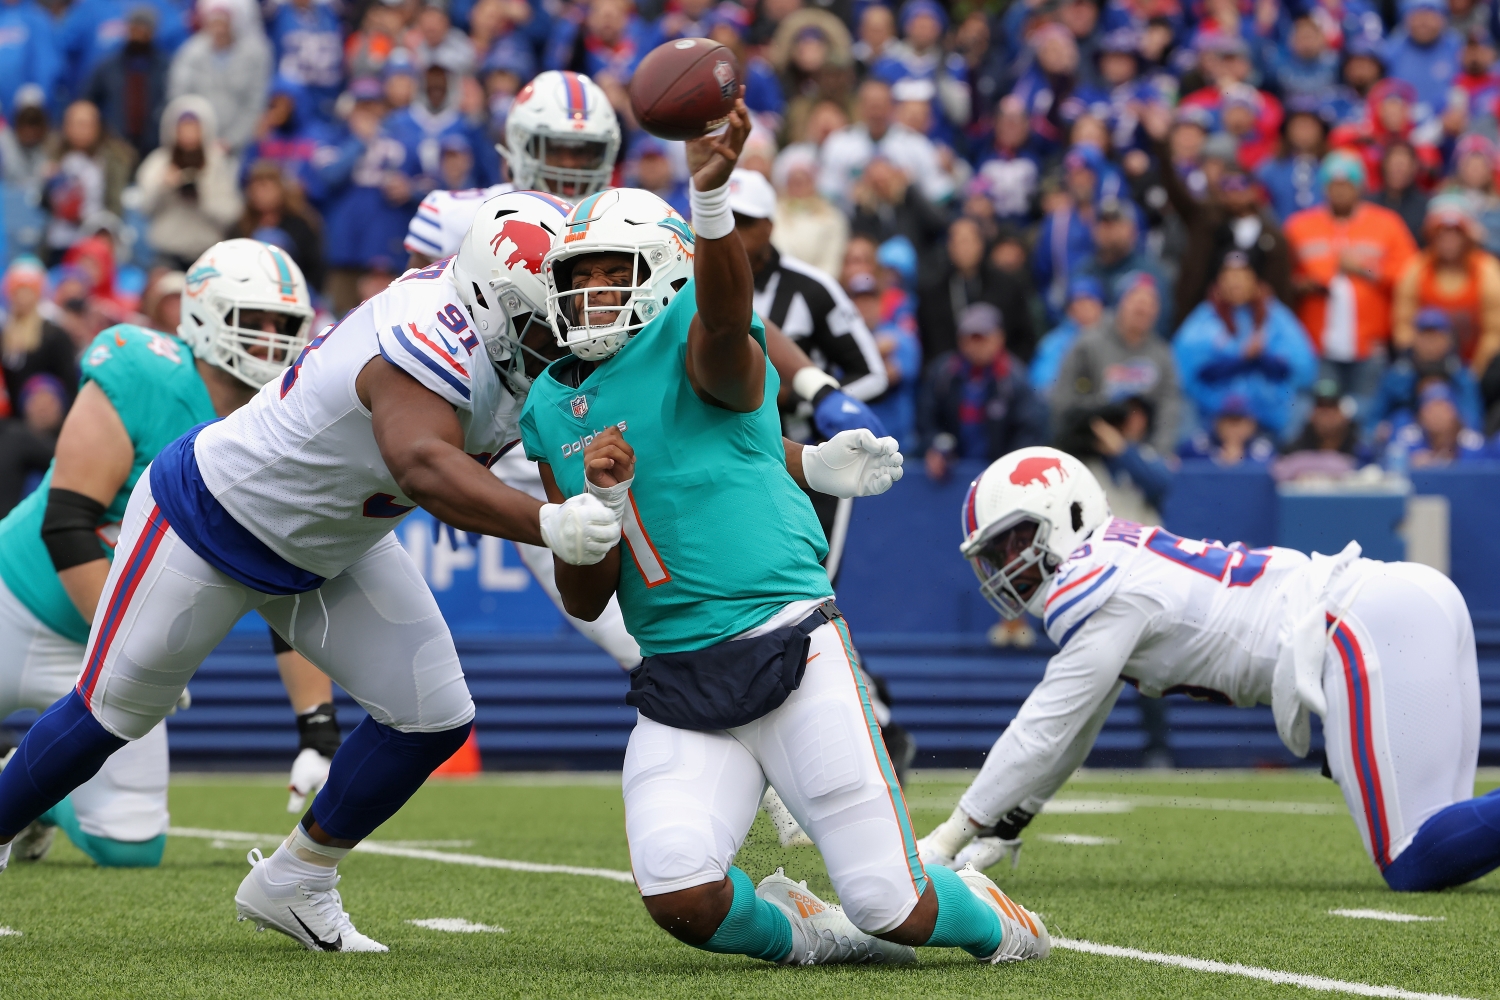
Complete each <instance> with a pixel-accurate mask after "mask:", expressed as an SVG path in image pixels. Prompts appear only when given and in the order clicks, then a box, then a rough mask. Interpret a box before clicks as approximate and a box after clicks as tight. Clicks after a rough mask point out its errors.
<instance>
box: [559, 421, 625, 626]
mask: <svg viewBox="0 0 1500 1000" xmlns="http://www.w3.org/2000/svg"><path fill="white" fill-rule="evenodd" d="M583 462H584V469H585V472H584V475H585V476H586V477H587V479H588V490H589V492H590V493H592V494H593V495H594V496H596V497H598V498H599V499H600V501H602V502H603V503H604V504H605V505H606V506H608V507H609V508H610V509H612V510H617V511H621V512H623V511H624V508H625V505H626V504H628V503H629V502H630V498H629V492H630V484H631V482H632V481H633V480H634V479H635V451H634V450H633V449H632V448H631V447H630V445H629V444H627V443H626V441H625V436H624V435H623V434H621V433H620V430H619V428H618V427H610V428H609V429H607V430H605V431H603V432H601V433H599V434H597V435H595V437H594V440H593V441H591V442H589V444H588V445H586V446H585V447H584V449H583ZM537 471H538V472H539V473H540V474H541V477H542V486H543V488H544V489H546V491H547V499H549V500H551V501H552V502H553V503H562V502H563V501H564V500H565V499H566V498H565V497H564V496H563V492H562V490H561V489H560V488H559V487H558V485H557V477H556V476H554V475H553V474H552V466H551V465H548V464H547V463H546V462H538V463H537ZM553 563H554V565H555V567H556V570H557V574H556V580H557V590H558V593H560V594H561V595H562V599H563V610H564V611H566V612H567V613H568V614H570V615H572V616H573V617H574V618H580V619H582V620H583V621H586V622H591V621H595V620H597V619H598V617H599V616H600V615H602V614H603V613H604V609H605V608H606V607H608V605H609V599H610V598H611V597H613V596H614V594H615V591H616V590H617V589H618V587H619V584H620V547H619V546H618V545H615V546H614V547H613V548H611V549H610V550H609V553H608V554H607V555H606V556H605V557H604V559H603V560H601V561H600V562H597V563H595V564H594V565H592V566H570V565H568V564H567V563H565V562H563V561H562V560H561V559H558V558H555V557H554V559H553Z"/></svg>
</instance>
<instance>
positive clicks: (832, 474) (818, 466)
mask: <svg viewBox="0 0 1500 1000" xmlns="http://www.w3.org/2000/svg"><path fill="white" fill-rule="evenodd" d="M897 449H898V445H897V444H896V439H895V438H892V437H882V438H877V437H876V436H875V435H874V434H871V433H870V432H869V431H867V430H865V429H863V428H860V429H859V430H852V431H840V432H839V433H838V434H835V435H834V436H833V437H832V438H831V439H830V440H828V441H824V442H823V443H822V444H819V445H809V446H807V447H805V448H803V449H802V475H803V478H804V479H806V480H807V485H808V488H809V489H812V490H815V491H817V492H818V493H826V494H828V495H829V496H835V497H839V498H841V499H846V498H849V497H873V496H879V495H880V494H882V493H884V492H885V491H886V490H888V489H890V488H891V484H892V483H894V482H896V480H898V479H900V478H901V462H902V458H901V452H900V451H899V450H897Z"/></svg>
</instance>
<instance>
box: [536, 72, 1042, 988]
mask: <svg viewBox="0 0 1500 1000" xmlns="http://www.w3.org/2000/svg"><path fill="white" fill-rule="evenodd" d="M749 121H750V119H749V112H748V110H747V109H746V108H745V106H744V103H743V101H741V102H739V103H738V104H737V106H736V108H735V110H734V112H733V113H732V114H731V116H730V122H729V125H728V129H727V132H726V133H725V136H724V137H723V138H722V139H712V138H706V139H699V140H695V141H693V142H690V143H689V144H688V157H689V163H690V165H691V166H692V168H693V172H694V179H693V194H692V197H693V217H694V222H695V224H696V227H697V233H696V239H695V236H694V234H693V233H692V232H691V231H689V230H688V228H687V226H686V225H685V224H684V223H683V222H682V220H681V219H680V218H679V217H678V216H677V215H676V213H675V212H673V211H672V210H671V209H670V208H669V207H667V205H666V203H665V202H662V201H661V199H659V198H657V197H655V196H654V195H651V194H649V193H647V192H644V191H634V190H617V191H606V192H603V193H602V194H598V195H594V196H591V197H589V198H586V199H584V200H583V201H582V202H580V203H579V205H578V206H577V207H576V208H574V210H573V212H572V213H571V214H570V215H569V217H568V220H567V231H566V233H565V234H564V235H563V236H562V238H561V239H559V240H558V241H557V242H556V243H554V245H553V249H552V251H551V252H550V253H549V254H548V256H547V262H546V265H545V266H544V273H545V274H546V275H547V279H548V296H549V300H548V318H549V321H550V322H552V323H553V325H554V326H555V328H556V330H557V333H558V339H559V342H560V343H561V344H563V345H565V346H567V347H568V348H569V349H570V350H571V351H572V353H573V355H574V357H571V358H565V359H564V360H562V361H559V362H557V363H555V364H554V365H552V366H551V367H549V368H548V369H547V371H546V372H545V373H544V374H543V375H542V376H540V377H539V378H538V379H537V381H536V384H535V385H534V386H533V387H532V390H531V394H530V395H529V396H528V398H527V403H526V408H525V412H524V416H523V419H522V433H523V440H524V442H525V445H526V451H527V454H528V455H529V456H530V457H532V458H534V459H536V460H537V461H538V462H540V463H541V473H542V480H543V482H544V483H546V484H547V489H548V493H549V495H551V496H552V497H553V499H554V500H561V499H562V497H564V496H566V495H573V496H580V495H585V496H586V495H598V496H600V497H601V498H602V499H603V500H604V502H605V503H606V504H608V505H610V506H611V507H612V508H613V509H618V510H620V511H622V515H623V517H624V521H625V525H624V528H623V531H624V537H625V538H626V539H627V543H628V544H627V547H628V549H629V552H630V558H629V559H628V560H627V559H626V558H625V557H624V555H623V554H622V552H621V551H620V549H619V548H615V549H614V550H612V551H611V552H610V554H609V555H608V556H607V557H606V558H605V559H604V560H603V561H602V562H600V563H598V564H596V565H595V566H593V567H590V568H582V567H570V566H565V565H559V566H558V567H557V581H558V586H559V587H560V589H561V590H562V593H563V597H564V599H565V601H566V602H567V604H568V606H569V608H570V609H571V610H573V612H574V613H575V614H576V615H578V616H579V617H581V618H591V617H593V616H595V615H597V614H598V613H599V612H600V611H602V610H603V608H604V606H605V605H606V603H607V602H608V600H609V598H610V597H611V596H612V595H614V594H615V593H617V592H618V594H619V599H620V607H621V610H622V611H623V612H624V615H625V621H626V624H627V625H628V626H629V628H630V632H631V634H632V635H634V636H635V637H636V639H637V641H639V642H640V643H641V647H642V651H643V652H644V653H646V654H647V657H646V659H645V661H644V662H643V663H642V665H641V667H640V668H639V669H638V670H637V671H636V672H635V673H634V674H633V675H632V684H631V687H632V692H631V699H630V700H631V703H632V704H634V705H636V706H637V708H638V709H639V710H640V712H641V715H640V718H639V719H638V721H637V724H636V728H635V730H634V732H633V733H632V734H631V738H630V744H629V747H628V749H627V751H626V759H625V771H624V778H623V784H624V796H625V813H626V816H625V824H626V833H627V836H628V840H629V843H630V852H631V864H632V867H633V869H634V873H635V878H636V881H637V883H638V885H639V886H640V891H641V893H642V896H643V899H644V902H645V904H646V908H647V911H648V912H649V913H650V914H651V915H652V917H653V919H655V920H656V921H657V923H658V924H660V925H661V926H662V927H663V928H665V929H666V930H668V931H669V932H670V933H672V934H673V935H675V936H676V937H678V938H679V939H681V940H683V941H685V942H687V943H689V944H691V945H694V946H696V947H700V948H703V949H705V950H708V951H714V952H727V953H735V954H745V955H752V956H756V957H759V958H764V959H768V960H772V961H778V962H786V963H795V964H806V963H814V962H817V963H823V962H840V961H844V962H847V961H907V960H910V958H911V957H912V952H911V951H910V949H909V947H907V946H909V945H918V944H934V945H947V946H959V947H964V948H967V949H968V950H969V951H970V952H971V953H973V954H975V955H977V956H979V957H981V958H983V959H986V960H1004V959H1019V958H1026V957H1035V956H1040V955H1043V954H1046V952H1047V950H1048V947H1049V943H1048V939H1047V936H1046V931H1045V929H1044V928H1042V927H1041V926H1040V923H1039V921H1038V920H1037V918H1036V917H1035V916H1034V915H1033V914H1030V913H1028V912H1027V911H1024V910H1022V909H1021V908H1019V907H1016V906H1015V905H1014V904H1013V903H1011V902H1010V901H1009V899H1007V898H1006V897H1005V896H1004V895H1003V894H1002V893H1000V891H999V890H998V889H997V888H995V886H994V884H993V883H992V882H990V881H989V880H988V879H986V878H984V876H982V875H980V874H979V873H978V872H975V871H972V870H970V871H966V872H963V873H961V874H960V875H958V876H955V875H953V874H952V873H951V872H948V871H947V870H946V869H944V870H942V871H935V872H931V873H929V872H927V871H925V870H924V869H923V867H922V864H921V861H920V860H919V858H918V857H917V852H916V842H915V838H914V837H913V836H912V834H911V832H910V820H909V819H908V817H907V811H906V806H905V802H904V800H903V799H902V797H901V791H900V786H899V784H898V783H897V782H896V779H895V776H894V774H893V772H892V769H891V766H890V761H889V758H888V757H887V756H886V754H885V752H884V747H883V745H882V744H881V741H880V739H879V731H878V728H877V726H876V723H875V719H874V717H873V714H872V712H871V710H870V704H869V700H868V697H867V695H866V693H865V690H864V687H863V684H862V683H861V681H860V680H859V675H858V673H857V672H856V671H855V669H854V665H853V664H852V663H851V662H850V659H849V655H848V648H849V638H848V633H847V631H846V630H845V628H844V625H843V623H842V616H841V615H840V614H839V613H838V611H837V609H836V608H835V607H834V606H833V603H832V600H831V598H830V596H829V595H830V591H831V589H832V588H831V587H830V586H829V583H828V575H827V573H826V572H825V571H824V570H823V568H822V566H821V559H822V556H823V554H824V552H825V550H826V543H825V542H824V539H823V534H822V531H821V530H820V528H819V526H818V522H817V519H816V517H815V516H814V514H813V511H812V506H811V504H810V503H809V502H808V500H807V498H806V495H805V494H804V493H803V492H802V491H801V489H799V482H800V483H801V484H806V485H810V486H811V487H812V488H814V489H818V490H821V491H824V492H829V493H833V494H836V495H841V496H853V495H855V494H856V493H861V494H868V493H876V492H881V491H883V490H884V489H887V488H889V485H890V483H891V482H892V481H893V480H894V479H896V478H899V469H900V466H899V464H898V463H899V458H898V457H897V455H896V454H895V450H894V444H895V443H894V441H891V440H890V439H884V440H877V439H876V438H875V437H874V436H873V435H872V434H870V433H869V432H868V431H864V430H860V431H848V432H845V433H844V434H841V435H838V436H837V437H835V438H834V439H833V440H832V441H830V442H828V443H826V444H823V445H820V446H817V447H812V448H804V447H803V446H801V445H797V444H795V443H792V442H788V441H786V440H785V439H783V438H782V436H781V428H780V420H779V417H778V414H777V410H776V392H777V388H778V380H777V378H776V377H775V374H774V368H773V367H772V366H770V365H768V364H767V361H766V353H765V337H764V332H763V330H762V325H761V323H760V321H759V320H758V319H756V318H755V316H754V313H753V310H752V307H751V297H752V294H753V291H754V289H753V285H752V281H751V276H750V267H749V261H748V259H747V257H746V255H745V251H744V248H743V247H742V246H741V244H740V241H739V238H738V236H737V235H736V234H735V232H734V222H733V217H732V215H731V214H730V212H729V209H728V204H727V201H728V197H727V196H728V185H727V182H728V180H729V174H730V170H731V169H732V167H733V164H734V162H735V160H736V159H737V158H738V155H739V151H740V149H741V148H742V147H743V145H744V141H745V137H746V135H748V133H749ZM700 290H701V292H702V294H700ZM622 432H623V434H622ZM627 439H628V440H629V441H631V442H633V446H634V450H633V449H632V445H631V444H627V443H626V441H627ZM637 452H638V453H639V462H638V463H637V461H636V453H637ZM586 468H587V474H586V471H585V470H586ZM789 473H790V474H789ZM737 640H738V641H737ZM767 779H769V780H770V782H771V783H772V784H773V785H775V786H776V787H777V789H778V790H779V791H780V792H781V793H782V796H783V798H785V800H786V802H787V805H788V806H789V807H790V808H791V811H792V813H793V815H794V816H795V817H796V819H797V820H798V821H799V822H801V823H802V824H803V826H804V827H806V828H807V830H808V831H809V832H810V833H812V834H813V836H814V839H815V840H816V842H817V843H818V845H819V847H820V848H821V849H822V852H823V856H824V859H825V860H826V861H827V863H828V870H829V874H830V876H831V877H832V879H833V882H834V885H835V886H836V887H837V889H838V892H839V896H840V898H841V899H842V901H843V907H827V906H826V905H825V904H823V903H822V902H821V901H820V900H818V899H817V898H816V897H815V896H814V895H813V894H812V893H810V892H809V891H808V890H807V888H806V886H805V885H802V886H799V885H797V884H796V883H794V882H792V881H791V880H789V879H787V878H786V877H785V876H784V875H782V874H780V873H778V874H776V875H772V876H770V877H769V878H767V879H766V880H765V881H764V882H762V883H761V885H760V887H759V889H758V890H757V889H755V888H754V887H752V885H751V884H750V880H749V879H748V877H747V876H746V875H745V874H744V873H743V872H742V871H740V870H739V869H737V868H734V867H733V866H732V861H733V859H734V855H735V853H736V852H737V851H738V849H739V847H740V844H741V843H742V841H743V839H744V836H745V834H746V832H747V831H748V830H749V827H750V823H751V821H752V820H753V818H754V816H755V812H756V806H757V803H758V802H759V800H760V796H761V792H762V791H763V789H764V787H765V785H766V782H767ZM872 935H877V936H872Z"/></svg>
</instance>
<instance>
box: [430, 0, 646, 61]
mask: <svg viewBox="0 0 1500 1000" xmlns="http://www.w3.org/2000/svg"><path fill="white" fill-rule="evenodd" d="M413 35H414V36H415V37H414V39H413V41H414V43H415V44H413V45H412V56H413V57H414V58H415V59H416V62H417V64H418V65H419V66H434V65H441V66H444V67H447V69H448V70H450V71H451V72H453V73H457V74H460V75H464V76H467V75H468V74H470V73H472V72H473V71H474V65H475V62H476V60H475V53H474V42H473V41H472V40H471V39H470V37H469V36H468V35H466V34H464V33H463V32H462V31H460V30H459V29H458V28H455V27H454V26H453V21H452V20H451V19H449V17H448V0H423V3H422V11H421V13H419V14H418V15H417V24H416V28H415V30H414V31H413ZM647 51H650V50H649V49H648V50H647Z"/></svg>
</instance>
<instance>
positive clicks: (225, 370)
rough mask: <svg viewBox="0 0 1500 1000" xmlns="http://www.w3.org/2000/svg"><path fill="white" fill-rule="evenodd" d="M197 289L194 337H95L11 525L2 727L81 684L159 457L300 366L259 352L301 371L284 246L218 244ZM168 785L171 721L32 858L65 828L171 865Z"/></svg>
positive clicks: (198, 268)
mask: <svg viewBox="0 0 1500 1000" xmlns="http://www.w3.org/2000/svg"><path fill="white" fill-rule="evenodd" d="M189 282H190V284H189V287H188V289H187V290H186V291H185V292H184V294H183V299H184V304H185V307H184V309H183V310H182V317H183V325H182V327H181V328H180V329H179V334H180V335H182V336H184V337H185V338H190V339H187V340H179V339H177V338H175V337H171V336H168V335H166V334H163V333H159V332H157V331H155V330H147V329H143V328H141V327H138V326H131V325H129V324H121V325H119V326H113V327H110V328H109V329H107V330H105V331H103V332H102V333H100V334H99V335H98V336H97V337H95V338H94V341H93V343H92V344H90V345H89V348H88V350H86V351H85V352H84V355H83V364H82V380H81V381H82V387H81V389H80V391H79V394H78V400H77V402H75V403H74V405H73V408H72V410H71V411H70V412H69V414H68V419H67V421H66V422H65V423H64V424H63V428H62V432H61V433H60V434H59V436H58V441H57V454H56V458H55V459H54V461H53V463H52V467H51V468H50V469H49V470H48V473H47V475H46V476H45V477H44V478H43V480H42V482H41V484H40V486H38V488H37V489H36V490H35V491H34V492H33V493H32V494H31V495H30V496H29V497H27V498H26V499H25V500H24V501H22V502H21V503H20V504H19V505H18V506H17V507H16V509H15V510H13V511H11V512H10V514H8V515H7V516H6V518H5V520H4V521H0V651H3V652H0V717H4V716H6V715H8V714H10V713H11V712H12V711H14V710H16V709H18V708H34V709H38V710H40V709H45V708H47V706H49V705H51V704H52V703H53V702H55V701H56V700H57V699H58V698H60V697H62V696H63V695H65V694H67V692H68V690H69V689H70V688H71V687H72V686H73V684H74V682H75V681H77V680H78V675H79V673H80V671H81V670H82V668H83V657H84V643H86V642H87V641H88V635H89V625H88V623H89V620H90V619H92V618H93V617H94V610H95V607H96V606H97V604H98V601H99V594H100V591H101V590H102V589H103V586H104V581H105V578H106V575H107V574H108V572H109V559H110V556H111V555H112V549H111V548H110V540H111V539H113V537H114V535H115V533H116V532H118V530H119V526H120V521H121V519H122V518H123V517H124V514H125V506H126V503H127V502H128V501H129V499H130V492H131V489H132V488H133V487H134V486H135V484H136V481H137V480H138V479H139V478H140V477H141V474H142V473H143V472H144V471H145V469H146V466H147V465H148V464H149V463H150V461H151V460H152V459H153V458H154V457H155V456H156V453H157V452H158V451H160V450H161V448H163V447H164V446H166V445H167V444H168V443H170V442H171V441H172V440H174V439H175V438H177V437H179V436H181V435H182V434H183V433H184V432H186V431H187V430H189V429H190V428H191V427H193V426H194V425H195V424H199V423H202V422H204V421H208V420H214V419H215V418H216V417H222V416H226V415H228V414H229V413H231V412H233V411H234V410H236V409H238V408H239V407H240V406H243V405H244V404H245V403H247V402H249V401H250V399H251V398H252V397H253V396H254V394H255V392H256V390H258V389H259V388H260V387H261V386H262V385H264V384H265V383H266V382H268V381H270V380H271V379H273V378H275V377H276V376H277V375H278V374H280V370H281V369H282V368H283V367H285V363H284V361H283V363H281V364H277V363H274V362H272V361H269V360H266V359H263V358H260V357H256V356H255V355H254V354H253V353H252V351H257V350H261V351H263V350H264V349H265V347H266V346H267V345H270V347H271V350H272V351H274V352H275V353H276V355H277V356H278V357H281V358H290V357H293V356H295V355H296V353H297V351H299V350H300V349H301V348H302V346H303V345H304V344H305V343H306V342H307V327H308V324H310V323H311V322H312V315H313V313H312V306H311V302H310V300H309V298H308V292H307V283H306V281H304V280H303V277H302V272H301V271H300V270H299V269H298V267H297V265H296V263H295V262H293V261H292V260H291V258H290V257H288V256H287V255H286V254H285V253H283V252H282V251H281V250H280V249H278V248H276V247H271V246H267V245H266V244H264V243H258V242H256V241H255V240H230V241H228V242H224V243H220V244H217V245H216V246H214V247H211V248H210V249H209V250H208V251H206V252H205V253H204V254H203V256H202V257H200V258H199V260H198V262H197V263H196V264H195V265H194V266H193V269H192V272H191V274H190V275H189ZM195 356H196V357H195ZM283 660H291V661H295V662H291V663H284V664H283V667H284V670H283V672H284V673H288V672H290V673H289V674H288V676H289V677H290V678H291V679H292V680H293V681H294V682H295V681H301V680H305V679H307V678H309V677H310V678H312V679H314V680H315V681H321V682H322V684H323V685H325V686H326V685H327V679H326V678H323V677H322V676H321V675H320V674H318V672H317V670H316V669H315V668H313V667H312V666H311V665H310V664H308V663H307V662H306V661H305V660H303V659H302V658H301V657H299V656H296V655H295V654H293V655H292V656H290V657H284V658H283ZM291 686H294V685H289V687H291ZM301 762H302V758H300V757H299V763H301ZM167 776H168V766H167V735H166V724H165V723H159V724H158V725H156V726H155V727H153V728H152V729H151V731H150V732H148V733H147V734H146V735H145V736H144V737H142V738H141V739H139V740H137V741H135V742H134V743H131V744H130V745H129V746H128V747H125V748H124V749H122V750H121V751H120V752H119V753H117V754H115V755H114V756H113V757H111V758H110V759H109V760H108V762H106V763H105V765H104V767H103V768H102V769H101V770H100V772H99V773H98V774H97V775H95V776H94V777H93V778H91V779H89V780H88V781H87V782H85V783H84V784H83V785H81V786H79V788H78V789H77V790H76V791H75V792H74V793H73V794H72V795H70V796H68V797H67V798H65V799H63V800H62V801H61V802H59V803H58V804H57V805H56V806H54V807H53V808H52V809H50V810H48V812H47V813H46V814H44V815H43V816H42V817H41V819H40V820H39V821H38V822H37V823H34V824H32V825H30V826H29V827H27V829H26V831H25V834H24V835H23V837H22V842H21V843H19V844H18V845H17V849H18V851H19V856H20V857H23V858H25V859H27V860H33V861H35V860H40V859H41V857H42V856H43V855H45V854H46V852H47V849H48V847H49V846H50V845H51V842H52V838H53V836H54V835H55V834H56V831H57V829H58V828H59V827H61V828H62V829H63V830H64V831H66V833H67V834H68V837H69V839H71V840H72V841H73V842H74V844H75V845H77V846H78V848H79V849H80V850H82V851H83V852H84V853H85V854H87V855H88V856H89V857H91V858H93V860H94V861H95V862H97V863H98V864H100V865H104V866H106V867H141V866H154V865H157V864H159V863H160V862H161V856H162V849H163V847H164V846H165V844H166V828H167ZM294 777H295V775H294Z"/></svg>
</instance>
